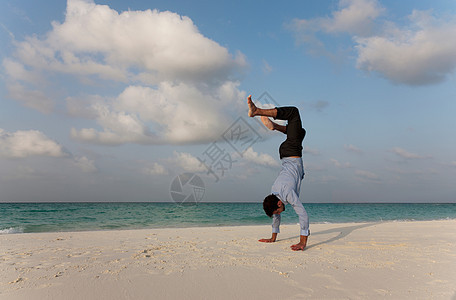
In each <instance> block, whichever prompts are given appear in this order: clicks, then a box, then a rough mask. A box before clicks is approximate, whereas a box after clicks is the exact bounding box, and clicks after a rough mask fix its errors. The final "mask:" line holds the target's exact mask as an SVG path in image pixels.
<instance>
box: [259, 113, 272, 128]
mask: <svg viewBox="0 0 456 300" xmlns="http://www.w3.org/2000/svg"><path fill="white" fill-rule="evenodd" d="M261 122H263V124H264V126H266V127H267V128H268V129H269V130H274V122H272V121H271V120H270V119H269V118H268V117H265V116H261Z"/></svg>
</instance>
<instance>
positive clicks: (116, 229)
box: [0, 218, 456, 236]
mask: <svg viewBox="0 0 456 300" xmlns="http://www.w3.org/2000/svg"><path fill="white" fill-rule="evenodd" d="M440 221H456V219H451V218H446V219H436V220H414V219H410V220H408V219H404V220H376V221H359V222H354V221H347V222H326V221H325V222H313V223H310V226H313V225H341V224H371V223H376V224H377V223H379V224H381V223H409V222H440ZM294 225H296V223H288V222H282V225H281V226H294ZM251 226H259V227H263V226H269V227H270V226H271V224H246V225H243V224H239V225H238V224H234V225H212V224H211V225H195V226H184V227H180V226H175V227H141V228H124V229H121V228H113V229H103V228H100V229H88V230H68V231H37V232H11V233H2V232H1V231H4V230H16V229H17V228H22V227H10V228H5V229H0V236H3V235H12V234H37V233H38V234H40V233H79V232H106V231H129V230H131V231H135V230H157V229H158V230H159V229H170V230H172V229H192V228H223V227H251Z"/></svg>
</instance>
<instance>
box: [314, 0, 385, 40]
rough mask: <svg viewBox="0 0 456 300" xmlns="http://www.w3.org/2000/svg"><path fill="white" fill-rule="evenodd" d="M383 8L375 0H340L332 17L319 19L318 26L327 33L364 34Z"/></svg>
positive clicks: (369, 29)
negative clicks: (337, 8)
mask: <svg viewBox="0 0 456 300" xmlns="http://www.w3.org/2000/svg"><path fill="white" fill-rule="evenodd" d="M383 11H384V8H382V7H381V5H380V4H379V3H378V1H377V0H341V1H339V10H338V11H335V12H333V14H332V18H325V19H319V20H318V22H319V23H320V27H321V28H322V29H323V30H325V31H326V32H328V33H339V32H342V33H350V34H355V35H359V36H365V35H368V34H369V33H371V30H372V23H373V22H374V20H375V19H377V18H378V17H379V16H380V14H382V13H383Z"/></svg>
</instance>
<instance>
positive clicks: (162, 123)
mask: <svg viewBox="0 0 456 300" xmlns="http://www.w3.org/2000/svg"><path fill="white" fill-rule="evenodd" d="M237 85H238V84H237V83H233V82H226V83H225V84H223V85H221V86H218V87H214V88H211V89H210V90H207V91H202V90H200V89H198V88H197V87H195V86H194V85H191V84H186V83H180V84H171V83H169V82H163V83H161V84H159V85H158V87H157V88H150V87H143V86H129V87H127V88H126V89H125V90H124V91H123V92H122V93H121V94H120V95H119V96H118V97H117V98H116V99H114V100H112V101H111V102H107V101H105V102H103V101H98V102H96V103H94V104H92V105H91V107H89V108H87V107H86V108H84V109H82V110H81V108H79V111H80V112H84V113H85V114H94V115H95V116H96V117H95V118H96V120H97V122H98V124H99V125H100V126H101V127H102V128H103V131H98V130H96V129H93V128H85V129H80V130H77V129H75V128H73V129H72V131H71V136H72V137H73V138H75V139H78V140H82V141H86V142H92V143H98V144H107V145H118V144H123V143H139V144H185V143H197V142H199V143H203V142H210V141H214V140H216V139H218V138H220V135H221V133H222V132H223V131H224V130H225V129H226V128H228V126H229V125H230V124H231V122H232V118H231V114H232V112H233V110H239V109H241V107H242V104H243V103H242V102H241V100H240V99H243V98H244V97H245V94H244V93H242V92H239V91H238V90H237ZM76 110H77V107H74V111H76Z"/></svg>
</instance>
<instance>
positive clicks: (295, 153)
mask: <svg viewBox="0 0 456 300" xmlns="http://www.w3.org/2000/svg"><path fill="white" fill-rule="evenodd" d="M276 110H277V115H276V117H275V119H279V120H287V121H288V124H287V126H286V134H287V139H286V140H285V142H283V143H282V144H281V145H280V147H279V154H280V158H281V159H282V158H284V157H301V156H302V140H303V139H304V136H305V135H306V131H305V130H304V128H302V124H301V117H300V115H299V110H298V109H297V108H296V107H292V106H288V107H277V108H276Z"/></svg>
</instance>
